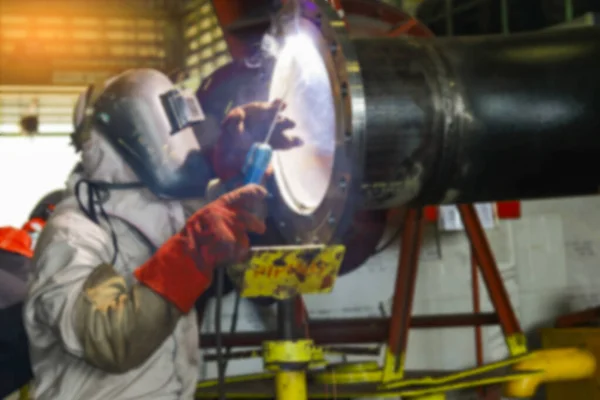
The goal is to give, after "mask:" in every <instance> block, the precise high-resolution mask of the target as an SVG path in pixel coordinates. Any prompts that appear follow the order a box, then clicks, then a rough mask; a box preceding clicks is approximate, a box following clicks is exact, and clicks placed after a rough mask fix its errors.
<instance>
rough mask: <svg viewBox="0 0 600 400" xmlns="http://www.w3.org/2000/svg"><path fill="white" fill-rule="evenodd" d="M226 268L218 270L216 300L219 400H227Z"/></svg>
mask: <svg viewBox="0 0 600 400" xmlns="http://www.w3.org/2000/svg"><path fill="white" fill-rule="evenodd" d="M224 282H225V268H224V267H222V266H221V267H220V268H217V296H216V298H215V342H216V343H215V344H216V349H217V382H218V384H217V394H218V396H219V400H225V369H224V365H225V364H224V362H223V337H222V333H221V309H222V307H223V285H224Z"/></svg>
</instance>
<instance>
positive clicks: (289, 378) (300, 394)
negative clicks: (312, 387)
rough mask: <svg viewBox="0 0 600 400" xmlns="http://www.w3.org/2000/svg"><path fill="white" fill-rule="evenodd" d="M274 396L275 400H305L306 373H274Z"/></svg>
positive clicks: (306, 395)
mask: <svg viewBox="0 0 600 400" xmlns="http://www.w3.org/2000/svg"><path fill="white" fill-rule="evenodd" d="M275 394H276V398H277V400H306V399H307V398H308V392H307V389H306V372H305V371H283V370H282V371H278V372H277V373H275Z"/></svg>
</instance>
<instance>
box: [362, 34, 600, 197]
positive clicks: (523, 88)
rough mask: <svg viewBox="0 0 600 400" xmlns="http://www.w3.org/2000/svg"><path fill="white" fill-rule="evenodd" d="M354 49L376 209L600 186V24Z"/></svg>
mask: <svg viewBox="0 0 600 400" xmlns="http://www.w3.org/2000/svg"><path fill="white" fill-rule="evenodd" d="M353 44H354V46H355V49H356V54H357V59H358V62H359V64H360V66H361V71H362V79H363V85H364V95H365V98H366V128H365V130H366V135H365V146H364V151H365V153H366V157H365V162H364V175H363V194H364V200H365V203H364V204H365V205H366V206H367V207H369V208H373V207H388V206H392V205H398V204H402V203H406V202H413V203H418V204H438V203H461V202H477V201H489V200H504V199H531V198H546V197H557V196H572V195H583V194H593V193H598V189H599V188H600V174H599V173H598V171H600V118H598V117H597V112H598V109H600V97H599V96H597V92H598V90H599V89H600V75H598V72H597V71H598V70H600V29H597V28H586V29H574V30H567V31H563V30H560V31H549V32H543V33H533V34H527V35H516V36H509V37H488V38H479V39H466V38H459V39H434V40H423V39H414V38H402V39H387V40H382V39H358V40H354V41H353Z"/></svg>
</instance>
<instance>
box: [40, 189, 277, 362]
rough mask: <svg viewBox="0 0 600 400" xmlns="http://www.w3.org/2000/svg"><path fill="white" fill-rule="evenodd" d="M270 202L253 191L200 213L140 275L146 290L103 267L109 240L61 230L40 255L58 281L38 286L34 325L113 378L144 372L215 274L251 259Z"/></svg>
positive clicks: (43, 268)
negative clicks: (251, 236)
mask: <svg viewBox="0 0 600 400" xmlns="http://www.w3.org/2000/svg"><path fill="white" fill-rule="evenodd" d="M265 194H266V193H265V192H264V190H263V189H262V188H259V187H248V186H247V187H244V188H241V189H238V190H236V191H234V192H232V193H228V194H227V195H226V196H223V197H221V198H219V199H218V200H217V201H215V202H213V203H211V204H209V205H207V206H206V207H204V208H202V209H201V210H199V211H198V212H197V213H196V214H194V216H192V217H191V218H190V220H189V221H188V222H187V224H186V226H185V228H184V229H182V231H181V232H180V233H178V234H176V235H174V236H173V237H172V238H171V239H169V240H167V242H165V244H163V246H161V248H160V249H159V250H158V251H157V252H156V254H155V255H153V256H152V257H151V258H150V259H149V260H148V261H147V262H145V263H144V264H143V265H141V266H140V267H138V268H137V269H136V270H135V276H136V278H137V279H138V281H139V283H137V284H134V285H132V286H131V287H128V286H127V284H126V282H125V279H124V278H123V277H122V276H120V275H119V274H118V273H117V272H116V271H115V270H114V268H113V267H112V266H111V265H109V264H106V263H101V260H102V259H103V254H110V251H108V247H109V246H107V243H106V242H107V238H105V237H102V234H105V233H104V232H82V230H81V228H79V229H77V233H78V235H77V236H75V235H70V236H69V235H67V236H69V237H63V238H61V237H60V233H61V231H62V232H63V233H64V230H57V231H56V232H54V234H53V235H52V238H51V239H50V240H51V244H50V245H45V243H44V241H41V244H40V245H41V246H42V248H41V249H40V252H41V253H40V254H39V256H38V255H36V257H37V262H36V267H37V269H38V270H39V271H41V274H45V271H58V273H55V274H52V276H51V277H49V279H48V281H46V282H43V283H42V281H40V282H36V280H39V279H40V278H39V277H38V278H37V279H36V280H34V283H33V286H32V289H33V290H32V296H30V301H32V302H34V303H35V305H37V310H36V313H35V314H36V315H34V316H33V317H34V318H36V319H37V320H41V321H43V322H44V323H45V324H46V325H50V326H51V327H52V328H55V329H53V331H58V332H59V333H60V335H61V339H62V341H63V344H64V345H65V347H66V348H67V349H68V350H70V352H71V353H73V354H74V355H77V356H80V357H82V358H83V359H85V360H86V361H87V362H88V363H90V364H92V365H94V366H96V367H98V368H100V369H102V370H104V371H106V372H111V373H122V372H125V371H128V370H130V369H133V368H135V367H138V366H139V365H141V364H142V363H143V362H145V361H146V360H147V359H148V358H149V357H150V356H151V355H152V354H153V353H154V351H155V350H156V349H157V348H158V347H159V346H160V345H161V344H162V343H163V342H164V340H165V339H166V338H167V337H168V336H170V335H171V334H172V332H173V330H174V328H175V326H176V324H177V321H178V319H179V317H180V316H181V315H183V314H186V313H188V312H189V311H190V310H191V309H192V307H193V306H194V303H195V301H196V299H197V298H198V297H199V296H200V294H202V293H203V292H204V290H205V289H206V288H207V287H208V285H209V284H210V282H211V279H212V271H213V269H214V268H215V267H216V266H217V265H222V264H224V263H228V262H236V261H239V259H240V257H243V256H244V255H245V252H247V247H248V238H247V234H246V232H256V233H261V232H262V231H264V224H263V223H262V221H261V220H260V219H259V218H258V219H257V217H255V216H254V214H253V213H252V212H251V211H249V210H251V209H254V208H255V207H254V205H253V203H254V202H255V201H260V202H262V200H263V198H264V195H265ZM53 222H54V221H53ZM78 222H82V221H78ZM79 226H85V225H79ZM94 228H97V227H95V226H94ZM46 233H47V230H46V231H44V235H43V238H44V236H46ZM94 233H96V234H94ZM43 238H42V239H43ZM83 238H85V239H83ZM104 257H105V256H104ZM41 274H40V273H38V275H41ZM36 287H37V289H36Z"/></svg>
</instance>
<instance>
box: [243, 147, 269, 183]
mask: <svg viewBox="0 0 600 400" xmlns="http://www.w3.org/2000/svg"><path fill="white" fill-rule="evenodd" d="M272 155H273V150H272V149H271V146H269V145H268V144H266V143H254V144H253V145H252V147H251V148H250V151H249V152H248V154H247V155H246V163H245V165H244V170H243V172H244V184H246V185H247V184H250V183H255V184H257V185H260V184H261V183H262V180H263V177H264V176H265V173H266V172H267V168H269V164H270V163H271V156H272Z"/></svg>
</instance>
